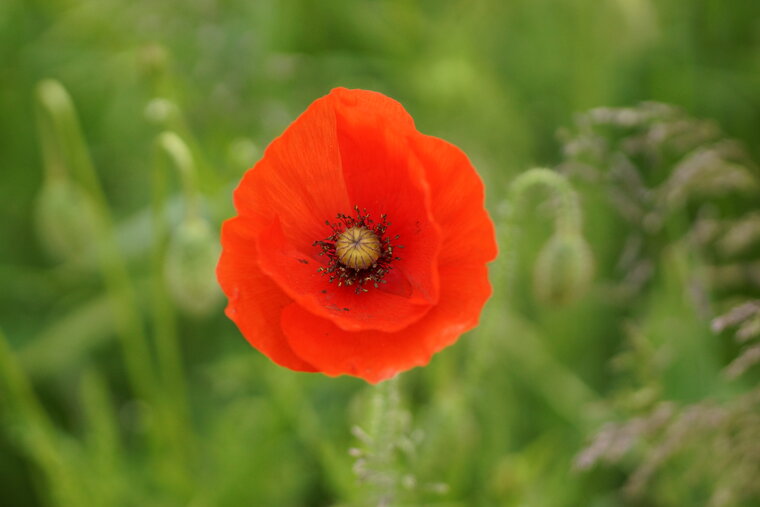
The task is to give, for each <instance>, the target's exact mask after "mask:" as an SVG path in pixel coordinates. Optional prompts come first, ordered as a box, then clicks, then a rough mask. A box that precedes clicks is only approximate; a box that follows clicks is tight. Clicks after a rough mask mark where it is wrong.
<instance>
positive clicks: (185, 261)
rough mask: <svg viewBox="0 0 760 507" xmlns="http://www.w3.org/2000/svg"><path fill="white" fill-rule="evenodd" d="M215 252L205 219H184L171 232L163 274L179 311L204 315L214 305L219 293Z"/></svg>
mask: <svg viewBox="0 0 760 507" xmlns="http://www.w3.org/2000/svg"><path fill="white" fill-rule="evenodd" d="M219 253H220V251H219V246H218V243H217V240H216V237H215V236H214V234H213V233H212V231H211V227H210V226H209V224H208V222H206V221H205V220H201V219H188V220H185V221H184V222H182V224H180V226H179V227H178V228H177V230H176V231H174V234H173V235H172V238H171V239H170V241H169V247H168V250H167V252H166V268H165V271H164V272H165V274H166V282H167V286H168V290H169V294H170V295H171V297H172V298H173V299H174V302H175V303H176V304H177V306H179V307H180V308H181V309H182V310H183V311H185V312H187V313H189V314H192V315H198V316H202V315H207V314H208V313H209V312H210V311H211V310H213V309H214V307H215V306H216V304H217V303H218V301H219V299H220V296H221V292H220V290H219V287H218V285H217V283H216V277H215V276H214V271H215V269H216V263H217V261H218V260H219Z"/></svg>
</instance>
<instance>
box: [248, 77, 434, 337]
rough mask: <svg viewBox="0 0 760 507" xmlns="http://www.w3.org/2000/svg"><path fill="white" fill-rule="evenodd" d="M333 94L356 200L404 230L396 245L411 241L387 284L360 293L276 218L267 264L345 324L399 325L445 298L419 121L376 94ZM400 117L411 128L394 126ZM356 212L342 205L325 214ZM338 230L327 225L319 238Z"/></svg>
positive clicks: (393, 228)
mask: <svg viewBox="0 0 760 507" xmlns="http://www.w3.org/2000/svg"><path fill="white" fill-rule="evenodd" d="M328 98H329V99H330V104H331V105H332V106H333V107H335V117H336V129H337V140H338V146H339V150H340V155H341V156H340V158H341V164H342V170H343V176H344V180H345V185H346V189H347V192H348V194H349V197H350V201H351V202H352V203H353V204H354V205H355V206H359V207H360V208H361V209H362V210H364V209H366V210H367V212H369V213H370V215H371V216H373V217H375V220H378V219H379V218H380V216H381V215H384V214H387V216H388V220H389V221H390V222H391V225H390V226H389V228H388V230H387V231H386V234H387V235H388V236H390V237H395V236H396V235H398V236H399V239H398V241H394V244H402V245H403V247H404V248H403V250H401V249H398V250H396V254H397V255H399V256H400V259H398V260H394V261H393V263H392V269H391V272H392V273H393V275H392V276H389V277H388V278H387V280H385V281H386V282H387V283H386V284H383V285H382V290H377V289H376V288H374V287H370V288H369V292H366V293H360V294H357V293H356V292H355V290H354V289H355V287H350V286H348V287H347V286H343V287H338V286H337V283H333V284H331V283H328V280H329V278H328V277H326V276H322V274H321V273H319V272H318V271H317V268H318V267H319V266H320V264H319V263H318V259H317V257H316V255H317V254H318V253H319V252H320V249H319V247H314V246H310V247H309V248H299V247H298V245H297V244H294V243H293V242H291V241H289V239H290V238H288V237H287V235H286V234H285V233H284V226H283V225H280V224H281V222H282V221H281V220H279V219H277V218H275V219H274V220H273V221H272V223H271V224H270V225H269V226H268V227H267V228H262V229H261V230H260V233H259V235H258V236H257V238H258V242H259V245H258V246H259V250H260V251H261V252H262V253H263V255H262V256H261V259H260V262H261V267H262V269H263V270H264V271H265V272H266V273H267V274H269V275H270V276H271V277H272V279H273V280H275V281H276V282H277V283H278V284H279V285H280V287H281V288H282V289H283V290H284V291H285V292H286V293H287V294H288V295H289V296H290V297H291V298H293V299H294V300H295V301H296V302H297V303H298V304H300V305H302V306H304V308H306V309H308V310H309V311H311V312H313V313H314V314H316V315H317V316H320V317H324V318H328V319H330V320H332V321H333V322H334V323H335V324H336V325H337V326H338V327H340V328H342V329H344V330H347V331H358V330H365V329H375V330H380V331H386V332H390V331H397V330H399V329H403V328H404V327H405V326H407V325H409V324H411V323H412V322H414V321H416V320H418V319H419V318H421V317H422V316H423V315H424V314H425V313H426V312H427V311H428V310H429V309H430V307H431V306H432V305H434V304H435V303H436V302H437V299H438V273H437V269H436V258H437V256H438V250H439V248H440V231H439V229H438V226H437V225H436V224H435V222H434V221H433V220H432V216H431V213H430V210H429V208H430V198H429V189H428V186H427V183H426V181H425V171H424V169H423V168H422V166H421V165H420V164H419V162H418V161H417V160H416V158H415V157H414V155H413V152H412V149H411V146H410V145H409V142H408V140H407V134H409V133H411V132H414V129H413V127H414V124H413V122H412V120H411V118H410V117H409V116H408V115H407V114H406V112H405V111H404V110H403V108H402V107H401V105H400V104H398V103H397V102H395V101H392V100H391V99H388V98H387V97H383V96H382V95H379V94H376V93H371V92H364V91H360V90H357V91H352V90H343V89H338V90H334V91H333V93H331V95H330V96H328ZM365 99H366V100H365ZM402 117H403V119H401V118H402ZM399 123H400V124H403V125H404V126H405V128H402V129H396V128H394V129H391V128H389V127H388V125H394V126H395V125H397V124H399ZM291 128H292V127H291ZM350 212H351V210H350V209H337V210H334V212H333V213H331V214H330V215H328V216H326V217H325V218H326V219H328V218H332V217H333V216H335V214H336V213H346V214H348V213H350ZM280 228H282V229H283V231H282V232H281V231H280ZM331 232H332V230H331V229H330V228H329V227H328V226H326V225H324V226H323V230H322V232H321V235H320V236H317V237H315V238H313V239H314V240H321V239H323V238H324V237H326V236H328V235H329V234H330V233H331ZM264 252H266V253H265V254H264ZM312 260H316V261H317V262H312Z"/></svg>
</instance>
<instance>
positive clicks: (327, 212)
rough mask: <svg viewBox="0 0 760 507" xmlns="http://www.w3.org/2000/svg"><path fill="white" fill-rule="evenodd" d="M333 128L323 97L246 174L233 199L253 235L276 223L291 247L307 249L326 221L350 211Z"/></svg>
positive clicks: (331, 114) (327, 106)
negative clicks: (256, 231)
mask: <svg viewBox="0 0 760 507" xmlns="http://www.w3.org/2000/svg"><path fill="white" fill-rule="evenodd" d="M335 123H336V119H335V112H334V111H333V108H332V104H331V102H330V101H329V100H328V99H327V98H326V97H324V98H322V99H319V100H316V101H315V102H314V103H312V104H311V105H310V106H309V108H308V109H307V110H306V111H305V112H304V113H303V114H301V116H299V117H298V118H297V119H296V120H295V121H294V122H293V123H292V124H291V125H290V126H289V127H288V128H287V129H286V130H285V132H283V134H282V135H281V136H280V137H278V138H277V139H275V140H274V141H272V143H271V144H270V145H269V147H268V148H267V149H266V151H265V152H264V156H263V157H262V159H261V160H260V161H259V162H258V163H257V164H256V165H255V166H254V167H253V168H252V169H250V170H249V171H247V172H246V173H245V175H244V176H243V179H242V181H241V182H240V185H238V187H237V189H236V190H235V194H234V198H235V208H236V209H237V211H238V214H239V215H240V216H245V217H248V218H250V219H251V225H252V226H253V227H254V228H255V229H257V230H261V229H262V228H265V227H269V226H270V225H271V223H272V221H273V220H274V218H275V217H278V218H279V219H280V220H281V223H282V227H283V232H284V233H285V236H286V237H287V238H288V240H289V242H290V243H291V244H293V245H295V246H296V248H299V249H302V250H305V249H307V248H311V244H312V242H313V241H314V240H315V239H317V238H321V237H322V236H323V235H324V228H325V220H326V219H328V218H334V217H335V213H336V212H338V211H343V210H350V209H351V204H350V203H349V200H348V194H347V192H346V186H345V183H344V179H343V171H342V168H341V162H340V151H339V149H338V139H337V135H336V127H335Z"/></svg>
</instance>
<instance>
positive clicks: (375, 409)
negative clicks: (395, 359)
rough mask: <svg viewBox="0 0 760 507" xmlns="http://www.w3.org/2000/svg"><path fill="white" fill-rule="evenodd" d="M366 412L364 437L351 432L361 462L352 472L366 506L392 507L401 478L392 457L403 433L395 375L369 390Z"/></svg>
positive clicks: (395, 460)
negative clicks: (359, 442)
mask: <svg viewBox="0 0 760 507" xmlns="http://www.w3.org/2000/svg"><path fill="white" fill-rule="evenodd" d="M369 410H370V415H369V421H368V427H367V432H366V434H362V432H361V430H359V429H358V428H355V432H356V433H357V436H359V437H360V439H361V440H362V441H363V443H364V452H363V456H362V457H361V458H360V459H361V460H363V462H361V466H358V465H359V463H360V462H359V461H357V466H356V468H355V470H356V472H357V474H358V475H359V479H360V480H362V481H364V482H365V483H366V484H367V488H366V490H365V491H364V493H365V495H364V497H365V500H366V504H367V505H378V506H380V505H382V506H387V505H393V504H394V502H396V501H397V495H398V489H399V485H400V482H401V475H402V474H401V473H400V471H399V469H398V465H399V464H398V460H397V456H396V455H397V452H398V445H399V442H400V441H401V438H402V432H403V415H402V413H401V395H400V392H399V376H398V375H396V376H395V377H393V378H391V379H389V380H386V381H384V382H381V383H380V384H378V385H377V386H375V387H373V388H372V392H371V400H370V407H369Z"/></svg>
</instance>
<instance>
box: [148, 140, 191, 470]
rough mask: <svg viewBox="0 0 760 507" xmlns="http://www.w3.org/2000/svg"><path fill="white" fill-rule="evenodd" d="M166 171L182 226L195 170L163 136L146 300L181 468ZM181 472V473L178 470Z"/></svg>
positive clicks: (185, 153)
mask: <svg viewBox="0 0 760 507" xmlns="http://www.w3.org/2000/svg"><path fill="white" fill-rule="evenodd" d="M170 169H174V170H176V172H177V173H178V175H179V179H180V181H181V185H182V189H183V194H184V206H185V216H186V218H185V219H186V220H192V219H197V218H198V216H199V197H198V191H197V187H196V179H195V167H194V164H193V158H192V155H191V154H190V150H189V149H188V148H187V146H186V145H185V144H184V142H183V141H182V139H180V138H179V136H177V135H176V134H174V133H172V132H164V133H163V134H161V135H159V136H158V138H157V140H156V151H155V156H154V167H153V199H152V214H153V241H152V255H151V257H152V270H153V273H152V286H153V287H152V298H153V304H152V305H151V307H152V309H153V334H154V339H155V343H156V352H157V358H158V364H159V370H160V374H161V379H162V381H163V382H164V385H165V388H166V392H165V394H166V396H167V399H166V400H165V403H168V405H169V406H171V407H172V408H173V410H171V411H169V412H167V414H166V416H167V418H168V420H167V421H166V422H167V424H168V425H169V428H167V430H168V436H169V438H170V439H171V442H170V443H171V445H172V447H173V449H174V453H175V454H176V457H177V459H179V460H181V461H179V463H186V462H187V457H188V456H187V452H188V450H189V445H188V444H189V440H190V431H189V428H188V417H189V410H188V404H187V393H186V386H185V374H184V367H183V365H182V353H181V348H180V345H179V337H178V336H177V326H176V317H175V314H174V309H173V308H174V307H173V305H172V303H171V301H170V299H169V295H168V292H167V288H166V283H165V276H164V264H165V258H166V244H167V241H168V227H167V218H166V216H165V211H166V202H167V180H168V174H167V173H168V172H169V170H170ZM179 468H181V467H179Z"/></svg>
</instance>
